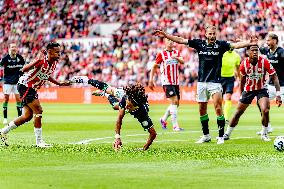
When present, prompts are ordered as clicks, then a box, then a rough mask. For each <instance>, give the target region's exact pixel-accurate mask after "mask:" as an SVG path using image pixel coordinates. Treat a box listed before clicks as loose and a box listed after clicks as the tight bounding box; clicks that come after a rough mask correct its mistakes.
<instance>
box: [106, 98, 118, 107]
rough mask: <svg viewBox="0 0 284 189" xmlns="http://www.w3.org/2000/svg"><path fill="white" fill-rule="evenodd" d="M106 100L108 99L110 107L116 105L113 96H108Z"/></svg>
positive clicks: (115, 99)
mask: <svg viewBox="0 0 284 189" xmlns="http://www.w3.org/2000/svg"><path fill="white" fill-rule="evenodd" d="M107 99H108V101H109V103H110V105H112V107H114V106H115V104H117V103H118V100H117V98H115V97H114V96H113V95H109V96H108V97H107Z"/></svg>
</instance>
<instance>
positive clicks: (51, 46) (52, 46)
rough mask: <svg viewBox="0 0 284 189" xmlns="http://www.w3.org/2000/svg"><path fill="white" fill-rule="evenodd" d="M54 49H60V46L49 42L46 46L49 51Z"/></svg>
mask: <svg viewBox="0 0 284 189" xmlns="http://www.w3.org/2000/svg"><path fill="white" fill-rule="evenodd" d="M54 47H60V44H59V43H56V42H49V43H48V44H47V46H46V49H47V50H49V49H53V48H54Z"/></svg>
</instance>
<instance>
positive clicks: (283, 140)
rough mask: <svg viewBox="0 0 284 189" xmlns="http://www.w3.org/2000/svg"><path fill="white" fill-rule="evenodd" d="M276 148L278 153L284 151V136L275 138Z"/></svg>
mask: <svg viewBox="0 0 284 189" xmlns="http://www.w3.org/2000/svg"><path fill="white" fill-rule="evenodd" d="M274 148H275V149H276V150H278V151H284V136H278V137H276V138H275V140H274Z"/></svg>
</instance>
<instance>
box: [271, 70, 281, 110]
mask: <svg viewBox="0 0 284 189" xmlns="http://www.w3.org/2000/svg"><path fill="white" fill-rule="evenodd" d="M271 80H272V81H273V83H274V86H275V88H276V104H278V107H280V106H281V105H282V100H281V92H280V84H279V79H278V76H277V74H276V73H274V74H272V75H271Z"/></svg>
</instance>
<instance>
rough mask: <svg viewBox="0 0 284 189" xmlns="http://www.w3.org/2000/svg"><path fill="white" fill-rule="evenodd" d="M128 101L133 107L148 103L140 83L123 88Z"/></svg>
mask: <svg viewBox="0 0 284 189" xmlns="http://www.w3.org/2000/svg"><path fill="white" fill-rule="evenodd" d="M123 90H124V91H125V94H126V95H127V97H128V99H129V100H130V101H131V102H132V103H134V104H135V105H137V106H138V105H141V104H145V103H147V102H148V100H147V98H148V96H147V95H146V93H145V88H144V87H143V85H142V84H141V83H135V84H132V85H129V86H125V87H123Z"/></svg>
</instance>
